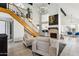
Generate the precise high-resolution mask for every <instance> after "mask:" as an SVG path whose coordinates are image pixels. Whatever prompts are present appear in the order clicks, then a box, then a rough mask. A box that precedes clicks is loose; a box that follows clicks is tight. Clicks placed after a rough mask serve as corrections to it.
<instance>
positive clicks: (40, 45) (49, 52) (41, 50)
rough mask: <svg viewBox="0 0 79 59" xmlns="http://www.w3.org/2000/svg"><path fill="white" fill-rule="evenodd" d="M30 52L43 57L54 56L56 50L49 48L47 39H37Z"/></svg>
mask: <svg viewBox="0 0 79 59" xmlns="http://www.w3.org/2000/svg"><path fill="white" fill-rule="evenodd" d="M32 52H33V53H38V54H40V55H43V56H56V55H57V54H56V53H57V50H56V48H55V47H51V45H50V39H49V37H38V38H37V40H34V41H33V43H32Z"/></svg>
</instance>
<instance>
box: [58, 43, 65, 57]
mask: <svg viewBox="0 0 79 59" xmlns="http://www.w3.org/2000/svg"><path fill="white" fill-rule="evenodd" d="M65 46H66V44H63V43H59V52H58V56H60V54H61V53H62V51H63V49H64V48H65Z"/></svg>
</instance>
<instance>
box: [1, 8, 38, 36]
mask: <svg viewBox="0 0 79 59" xmlns="http://www.w3.org/2000/svg"><path fill="white" fill-rule="evenodd" d="M0 12H4V13H7V14H9V15H11V16H12V17H13V18H14V19H15V20H17V21H18V22H19V23H20V24H21V25H23V26H24V28H25V29H27V30H28V31H29V32H30V34H31V35H32V36H37V35H39V33H38V32H36V31H35V30H34V29H33V28H31V27H30V26H29V25H28V24H27V23H26V22H25V21H24V20H22V19H21V17H19V16H17V15H16V14H15V13H14V12H12V11H11V10H9V9H5V8H2V7H0Z"/></svg>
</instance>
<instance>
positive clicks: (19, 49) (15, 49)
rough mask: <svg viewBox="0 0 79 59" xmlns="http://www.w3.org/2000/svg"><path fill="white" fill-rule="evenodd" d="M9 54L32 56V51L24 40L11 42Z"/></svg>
mask: <svg viewBox="0 0 79 59" xmlns="http://www.w3.org/2000/svg"><path fill="white" fill-rule="evenodd" d="M8 56H32V51H31V50H30V49H29V48H26V47H25V46H24V45H23V43H22V42H17V43H14V42H10V43H8Z"/></svg>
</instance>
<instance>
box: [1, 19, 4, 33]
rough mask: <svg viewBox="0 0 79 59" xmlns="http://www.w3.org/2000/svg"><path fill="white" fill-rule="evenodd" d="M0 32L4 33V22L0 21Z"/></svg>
mask: <svg viewBox="0 0 79 59" xmlns="http://www.w3.org/2000/svg"><path fill="white" fill-rule="evenodd" d="M0 34H5V22H4V21H0Z"/></svg>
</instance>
